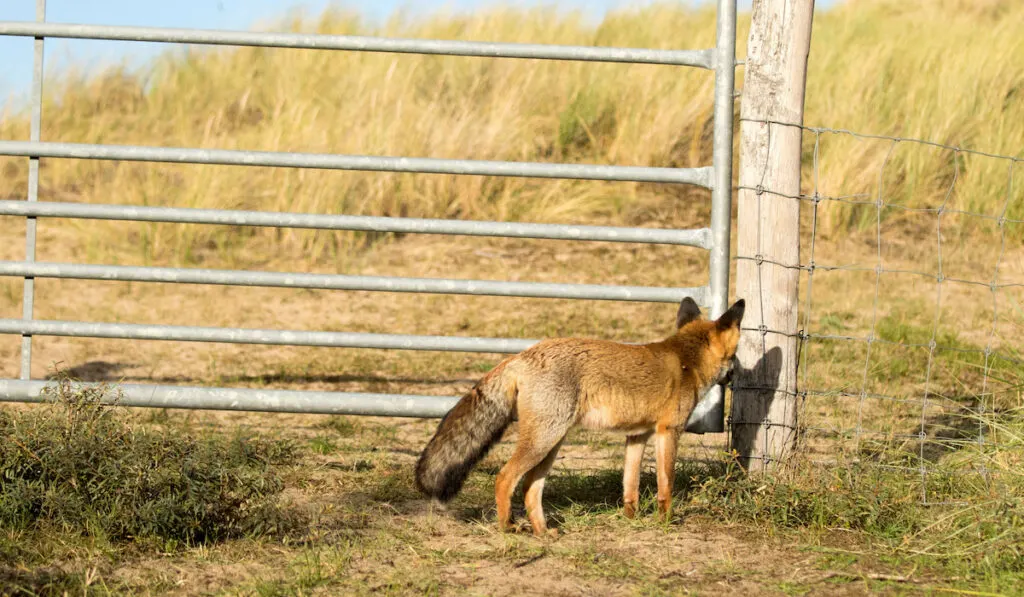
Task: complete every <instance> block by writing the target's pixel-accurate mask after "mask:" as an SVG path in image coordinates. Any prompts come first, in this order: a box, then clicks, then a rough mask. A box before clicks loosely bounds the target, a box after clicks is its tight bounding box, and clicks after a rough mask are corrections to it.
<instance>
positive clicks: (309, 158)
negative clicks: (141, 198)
mask: <svg viewBox="0 0 1024 597" xmlns="http://www.w3.org/2000/svg"><path fill="white" fill-rule="evenodd" d="M0 155H10V156H38V157H47V158H74V159H90V160H122V161H131V162H167V163H175V164H217V165H226V166H270V167H277V168H319V169H328V170H365V171H371V172H418V173H425V174H472V175H478V176H517V177H528V178H570V179H579V180H622V181H634V182H665V183H679V184H692V185H697V186H702V187H706V188H711V184H712V181H711V170H712V169H711V168H650V167H646V166H601V165H595V164H545V163H541V162H502V161H487V160H449V159H439V158H408V157H390V156H367V155H334V154H326V153H292V152H274V151H243V150H231V149H194V148H183V147H143V146H133V145H89V144H84V143H44V142H35V141H0Z"/></svg>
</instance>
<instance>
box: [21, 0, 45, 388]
mask: <svg viewBox="0 0 1024 597" xmlns="http://www.w3.org/2000/svg"><path fill="white" fill-rule="evenodd" d="M36 21H37V22H39V23H42V22H45V21H46V0H36ZM33 46H34V48H33V50H34V51H33V59H32V91H31V94H32V117H31V125H30V127H31V128H30V130H29V139H30V140H31V141H39V140H40V139H41V136H42V135H41V131H42V124H43V38H42V37H36V38H35V41H34V42H33ZM27 199H28V200H29V201H37V200H38V199H39V157H38V156H34V157H29V159H28V196H27ZM35 260H36V218H35V216H29V217H27V218H25V261H26V262H31V261H35ZM34 300H35V278H33V277H31V276H26V277H25V281H24V289H23V294H22V303H21V311H22V318H23V319H26V320H32V318H33V311H34V309H33V302H34ZM31 377H32V335H31V334H22V336H21V379H31Z"/></svg>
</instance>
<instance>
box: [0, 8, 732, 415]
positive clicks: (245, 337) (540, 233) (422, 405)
mask: <svg viewBox="0 0 1024 597" xmlns="http://www.w3.org/2000/svg"><path fill="white" fill-rule="evenodd" d="M681 34H683V33H682V32H681ZM0 35H14V36H23V37H33V38H35V60H34V70H33V83H32V90H31V91H32V93H31V133H30V135H31V136H30V140H29V141H9V140H0V155H5V156H21V157H27V158H28V159H29V173H28V191H27V201H18V200H3V201H0V215H6V216H24V217H25V219H26V240H25V243H26V244H25V260H24V261H3V262H0V275H5V276H15V277H20V278H23V279H24V299H23V317H22V319H0V333H4V334H16V335H20V336H21V338H22V344H21V375H20V379H2V380H0V400H3V401H20V402H38V401H42V400H43V397H42V396H41V395H40V394H41V390H42V389H43V388H44V387H45V385H46V382H45V381H43V380H32V379H31V376H30V371H31V363H32V336H35V335H41V336H78V337H94V338H120V339H127V340H178V341H194V342H230V343H247V344H280V345H295V346H330V347H357V348H387V349H404V350H439V351H466V352H489V353H515V352H519V351H521V350H523V349H525V348H527V347H528V346H530V345H531V344H533V342H534V341H533V340H523V339H513V338H474V337H454V336H412V335H398V334H367V333H348V332H318V331H296V330H263V329H239V328H210V327H192V326H171V325H135V324H120V323H117V324H115V323H101V322H78V321H46V320H39V319H36V318H35V317H34V316H33V298H34V290H35V289H34V280H35V278H76V279H84V280H118V281H140V282H167V283H183V284H222V285H236V286H262V287H288V288H313V289H338V290H370V291H385V292H421V293H444V294H471V295H491V296H515V297H550V298H574V299H591V300H620V301H648V302H673V303H674V302H678V301H679V300H681V299H682V298H683V297H687V296H689V297H693V298H694V300H696V301H697V302H698V303H699V304H701V305H703V306H705V307H710V311H711V314H712V316H717V315H718V314H720V313H722V312H723V311H724V310H725V308H726V304H727V300H728V292H729V227H730V207H731V205H730V204H731V193H732V135H733V101H734V98H733V95H734V94H733V78H734V74H735V70H734V69H735V65H736V61H735V43H736V2H735V0H718V25H717V41H716V47H715V48H712V49H706V50H650V49H635V48H608V47H586V46H559V45H536V44H508V43H479V42H465V41H443V40H419V39H394V38H382V37H359V36H340V35H306V34H284V33H254V32H235V31H205V30H193V29H169V28H151V27H111V26H93V25H72V24H57V23H47V22H46V2H45V0H37V1H36V21H35V22H0ZM48 37H53V38H76V39H95V40H123V41H148V42H169V43H188V44H208V45H228V46H261V47H274V48H308V49H318V50H346V51H361V52H398V53H418V54H438V55H449V56H477V57H491V58H531V59H548V60H580V61H591V62H620V63H646V64H661V65H675V66H688V67H696V68H704V69H711V70H714V72H715V91H714V94H715V95H714V155H713V165H712V166H711V167H702V168H682V169H679V168H649V167H634V166H605V165H581V164H548V163H528V162H500V161H478V160H452V159H433V158H411V157H378V156H364V155H332V154H310V153H284V152H263V151H234V150H211V149H190V148H170V147H139V146H115V145H90V144H75V143H51V142H46V141H43V140H42V139H41V138H40V130H41V120H42V107H41V104H42V87H43V46H44V40H45V38H48ZM41 158H50V159H58V158H74V159H96V160H125V161H139V162H171V163H185V164H221V165H239V166H274V167H290V168H320V169H334V170H363V171H386V172H418V173H443V174H460V175H477V176H520V177H540V178H568V179H589V180H615V181H638V182H659V183H685V184H693V185H698V186H702V187H705V188H708V189H711V191H712V210H711V224H710V227H709V228H701V229H695V230H658V229H645V228H624V227H614V226H573V225H554V224H530V223H504V222H482V221H460V220H437V219H411V218H390V217H370V216H355V215H320V214H302V213H276V212H275V213H271V212H255V211H231V210H209V209H186V208H170V207H135V206H127V205H99V204H77V203H60V202H42V201H38V200H37V199H38V188H39V160H40V159H41ZM37 218H84V219H102V220H128V221H136V222H171V223H192V224H230V225H233V226H274V227H292V228H308V229H309V228H311V229H324V230H361V231H375V232H404V233H418V234H449V235H473V236H499V237H515V238H539V239H560V240H575V241H606V242H629V243H662V244H674V245H685V246H691V247H700V248H703V249H707V250H708V251H710V277H709V282H708V284H707V285H706V286H701V287H696V288H654V287H637V286H611V285H596V284H548V283H530V282H498V281H477V280H448V279H424V278H400V277H376V276H349V275H327V274H294V273H281V272H251V271H236V270H211V269H182V268H164V267H125V266H108V265H83V264H74V263H44V262H38V261H36V260H35V253H36V221H37ZM119 389H120V390H121V401H120V403H121V404H123V405H126V406H149V407H161V408H196V409H223V410H250V411H268V412H301V413H330V414H361V415H391V416H412V417H440V416H443V415H444V413H445V412H447V411H448V409H449V408H451V406H452V405H453V404H454V403H455V400H456V398H454V397H438V396H421V395H409V394H369V393H350V392H314V391H290V390H266V389H259V390H257V389H243V388H210V387H186V386H160V385H144V384H126V385H120V386H119ZM705 402H711V403H715V402H718V403H719V405H720V402H721V401H720V399H716V400H710V401H705Z"/></svg>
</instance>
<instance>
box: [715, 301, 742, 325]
mask: <svg viewBox="0 0 1024 597" xmlns="http://www.w3.org/2000/svg"><path fill="white" fill-rule="evenodd" d="M745 308H746V303H745V302H744V301H743V299H740V300H738V301H736V302H735V303H733V305H732V306H731V307H729V310H728V311H726V312H725V313H722V316H721V317H719V318H718V322H717V325H718V329H720V330H727V329H729V328H731V327H734V326H735V327H739V326H740V322H742V321H743V310H744V309H745Z"/></svg>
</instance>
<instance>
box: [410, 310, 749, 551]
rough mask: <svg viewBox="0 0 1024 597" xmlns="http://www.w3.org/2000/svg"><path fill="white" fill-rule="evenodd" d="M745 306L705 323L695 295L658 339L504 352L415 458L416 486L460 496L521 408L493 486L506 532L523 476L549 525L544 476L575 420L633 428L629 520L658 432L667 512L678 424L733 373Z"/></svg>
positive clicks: (626, 488) (563, 343) (537, 515)
mask: <svg viewBox="0 0 1024 597" xmlns="http://www.w3.org/2000/svg"><path fill="white" fill-rule="evenodd" d="M743 309H744V302H743V300H742V299H740V300H738V301H736V303H735V304H734V305H733V306H732V307H730V308H729V310H728V311H726V312H725V313H724V314H723V315H722V316H721V317H719V318H718V320H717V321H707V320H705V319H703V317H702V316H701V313H700V308H699V307H698V306H697V303H695V302H694V301H693V299H690V298H685V299H683V301H682V303H680V305H679V311H678V314H677V315H676V332H675V333H674V334H672V335H671V336H669V337H668V338H666V339H664V340H662V341H660V342H654V343H651V344H642V345H632V344H620V343H618V342H610V341H606V340H585V339H579V338H559V339H552V340H545V341H542V342H539V343H537V344H535V345H534V346H531V347H530V348H528V349H527V350H524V351H523V352H521V353H519V354H518V355H515V356H512V357H509V358H507V359H505V360H504V361H502V362H501V363H499V364H498V365H497V366H496V367H495V368H494V369H492V370H491V371H490V372H489V373H487V374H486V375H485V376H484V377H483V378H482V379H481V380H480V381H479V382H478V383H477V384H476V386H474V387H473V389H472V390H470V392H469V393H468V394H466V395H465V396H463V397H462V399H461V400H459V402H458V403H457V404H456V405H455V407H453V408H452V410H451V411H449V412H448V414H447V415H446V416H445V417H444V419H443V420H442V421H441V424H440V425H439V426H438V429H437V432H436V433H435V434H434V437H433V438H432V439H431V440H430V442H429V443H428V444H427V446H426V448H424V450H423V453H422V454H421V455H420V458H419V461H418V462H417V464H416V486H417V487H418V488H419V490H420V491H422V492H423V493H425V494H427V495H428V496H431V497H433V498H436V499H438V500H440V501H442V502H446V501H448V500H450V499H451V498H453V497H455V495H456V494H457V493H458V492H459V490H460V489H461V488H462V484H463V482H464V481H465V480H466V477H467V476H468V475H469V471H470V470H471V469H472V468H473V466H474V465H476V463H477V462H479V461H480V459H481V458H483V457H484V456H485V455H486V454H487V451H488V450H489V449H490V447H491V446H492V445H493V444H494V443H496V442H497V441H498V440H499V439H501V436H502V434H503V433H504V431H505V429H506V428H507V427H508V426H509V424H511V422H512V419H513V417H515V416H517V415H518V418H519V440H518V442H517V443H516V447H515V451H514V453H513V454H512V458H510V459H509V461H508V463H507V464H505V466H504V467H502V469H501V471H500V472H499V473H498V478H497V481H496V483H495V488H494V494H495V501H496V502H497V506H498V526H499V528H501V529H502V530H507V529H508V527H509V521H510V515H511V497H512V492H513V491H514V490H515V488H516V485H517V484H518V483H519V480H520V478H522V477H523V475H525V476H526V480H525V485H524V489H525V498H526V499H525V501H526V510H527V515H528V517H529V519H530V524H531V526H532V527H533V532H534V534H535V535H543V534H545V533H547V524H546V522H545V519H544V509H543V506H542V505H541V494H542V493H543V491H544V478H545V477H546V476H547V474H548V471H549V470H551V465H552V464H553V463H554V461H555V456H556V455H557V454H558V449H559V447H560V446H561V444H562V440H563V439H564V438H565V435H566V433H568V431H569V429H570V428H572V427H574V426H576V425H580V426H583V427H587V428H591V429H611V430H615V431H619V432H624V433H625V434H626V459H625V461H626V462H625V467H624V468H625V470H624V472H623V477H622V485H623V504H624V513H625V515H626V516H627V517H630V518H632V517H633V516H634V515H635V514H636V507H637V502H638V500H639V486H640V467H641V460H642V459H643V453H644V447H645V446H646V444H647V440H648V439H649V438H650V437H651V435H654V436H655V447H656V457H657V458H656V460H657V473H658V474H657V477H658V507H659V510H660V511H661V512H662V513H663V514H664V515H666V516H668V515H670V513H671V508H672V483H673V477H674V473H675V456H676V442H677V439H678V436H679V432H680V431H681V430H682V427H683V425H685V424H686V420H687V418H688V417H689V416H690V412H691V411H692V410H693V408H694V406H695V405H696V404H697V401H698V400H700V398H701V397H702V396H703V395H704V394H705V393H706V392H707V390H709V389H710V388H711V387H713V386H714V385H715V384H719V383H724V382H725V381H726V380H727V379H728V377H729V375H730V374H731V372H732V370H733V368H734V366H735V364H736V346H737V343H738V342H739V338H740V322H741V320H742V319H743Z"/></svg>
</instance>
